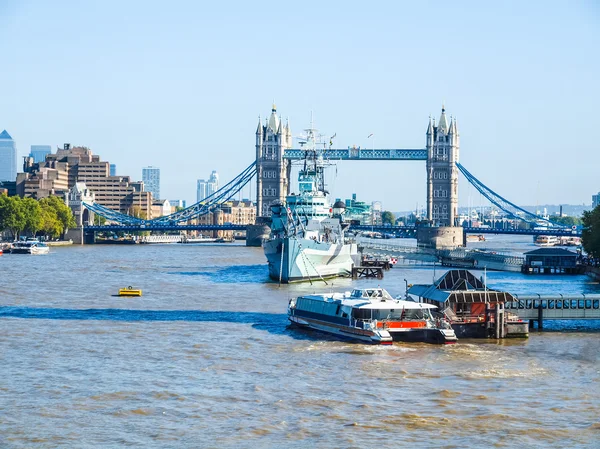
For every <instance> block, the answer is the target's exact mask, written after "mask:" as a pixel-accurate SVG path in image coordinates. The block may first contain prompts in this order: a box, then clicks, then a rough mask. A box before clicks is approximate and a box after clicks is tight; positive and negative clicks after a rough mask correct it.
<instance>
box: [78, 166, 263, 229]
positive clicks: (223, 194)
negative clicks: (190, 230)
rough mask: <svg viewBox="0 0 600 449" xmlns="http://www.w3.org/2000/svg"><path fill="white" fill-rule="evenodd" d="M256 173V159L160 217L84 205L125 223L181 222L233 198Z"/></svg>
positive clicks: (209, 210) (157, 223)
mask: <svg viewBox="0 0 600 449" xmlns="http://www.w3.org/2000/svg"><path fill="white" fill-rule="evenodd" d="M254 175H256V161H254V162H252V164H250V165H249V166H248V167H246V168H245V169H244V171H242V172H241V173H240V174H239V175H237V176H236V177H235V178H233V179H232V180H231V181H229V182H228V183H227V184H225V185H224V186H223V187H221V188H220V189H219V190H217V191H216V192H214V193H212V194H210V195H209V196H207V197H206V198H204V199H203V200H202V201H199V202H197V203H195V204H193V205H192V206H190V207H187V208H185V209H183V210H180V211H178V212H175V213H173V214H170V215H165V216H163V217H158V218H155V219H153V220H144V219H143V218H138V217H133V216H131V215H127V214H123V213H121V212H117V211H115V210H113V209H109V208H108V207H105V206H102V205H100V204H98V203H91V204H90V203H83V205H84V206H85V207H87V208H88V209H89V210H91V211H92V212H94V213H95V214H98V215H101V216H103V217H104V218H106V219H107V220H111V221H116V222H118V223H121V224H124V225H138V226H139V225H161V224H165V225H166V224H174V223H181V222H186V221H188V220H191V219H193V218H196V217H199V216H201V215H205V214H208V213H209V212H212V211H213V210H215V209H217V208H218V207H220V206H221V204H223V203H225V202H227V201H229V200H231V199H232V198H233V197H234V196H235V195H236V194H237V193H238V192H239V191H240V190H242V188H244V186H246V184H248V182H250V180H251V179H252V178H253V177H254Z"/></svg>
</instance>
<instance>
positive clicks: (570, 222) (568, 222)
mask: <svg viewBox="0 0 600 449" xmlns="http://www.w3.org/2000/svg"><path fill="white" fill-rule="evenodd" d="M550 220H551V221H553V222H554V223H558V224H561V225H563V226H579V225H580V224H581V218H579V217H559V216H558V215H553V216H551V217H550Z"/></svg>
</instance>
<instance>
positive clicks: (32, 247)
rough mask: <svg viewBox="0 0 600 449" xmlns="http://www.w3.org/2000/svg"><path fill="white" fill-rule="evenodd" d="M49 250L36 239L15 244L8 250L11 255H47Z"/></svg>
mask: <svg viewBox="0 0 600 449" xmlns="http://www.w3.org/2000/svg"><path fill="white" fill-rule="evenodd" d="M48 252H50V248H49V247H48V245H46V244H45V243H43V242H40V241H39V240H38V239H27V240H25V241H20V242H15V243H13V246H12V248H11V250H10V253H11V254H47V253H48Z"/></svg>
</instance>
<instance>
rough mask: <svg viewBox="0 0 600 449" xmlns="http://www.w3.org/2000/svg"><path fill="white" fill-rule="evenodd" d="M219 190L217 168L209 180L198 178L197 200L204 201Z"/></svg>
mask: <svg viewBox="0 0 600 449" xmlns="http://www.w3.org/2000/svg"><path fill="white" fill-rule="evenodd" d="M217 190H219V174H218V173H217V171H216V170H213V171H212V173H211V174H210V177H209V178H208V181H205V180H204V179H199V180H198V184H197V186H196V201H202V200H203V199H205V198H207V197H209V196H211V195H212V194H213V193H215V192H216V191H217Z"/></svg>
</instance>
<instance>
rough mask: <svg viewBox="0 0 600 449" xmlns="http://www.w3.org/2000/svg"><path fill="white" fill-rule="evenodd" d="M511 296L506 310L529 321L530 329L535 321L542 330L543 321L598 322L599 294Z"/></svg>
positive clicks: (599, 317)
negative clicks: (511, 299) (512, 297)
mask: <svg viewBox="0 0 600 449" xmlns="http://www.w3.org/2000/svg"><path fill="white" fill-rule="evenodd" d="M513 296H514V300H513V301H507V302H506V303H505V304H504V306H505V308H506V310H507V311H511V312H513V313H516V314H518V315H519V318H521V319H523V320H529V321H530V323H531V326H530V327H533V323H534V322H535V321H537V323H538V329H543V328H544V320H600V294H593V295H585V294H579V295H561V294H559V295H551V296H550V295H545V296H542V295H513Z"/></svg>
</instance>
